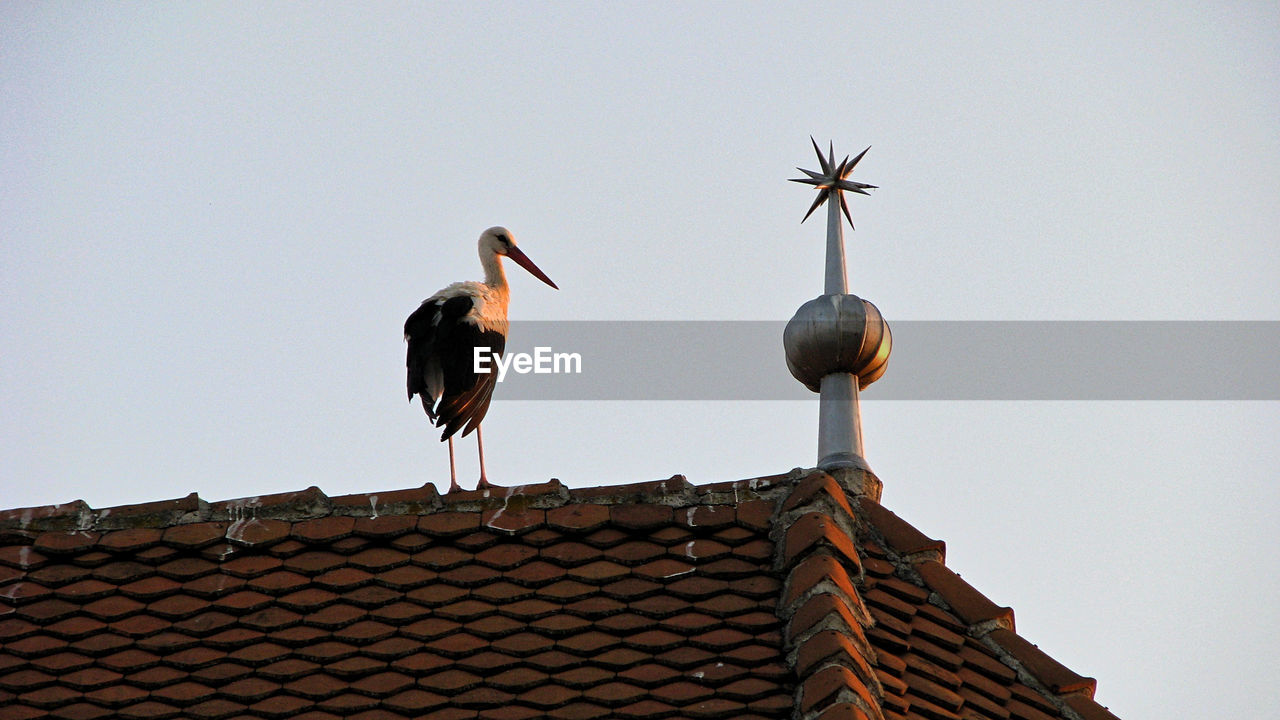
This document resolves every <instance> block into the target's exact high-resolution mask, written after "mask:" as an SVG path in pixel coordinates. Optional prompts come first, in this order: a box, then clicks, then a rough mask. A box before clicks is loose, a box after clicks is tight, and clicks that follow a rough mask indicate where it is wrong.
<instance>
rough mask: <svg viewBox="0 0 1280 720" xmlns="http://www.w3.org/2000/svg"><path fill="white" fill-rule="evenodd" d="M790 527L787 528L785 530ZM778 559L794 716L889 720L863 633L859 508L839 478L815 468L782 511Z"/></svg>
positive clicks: (867, 619) (869, 621)
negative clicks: (856, 540)
mask: <svg viewBox="0 0 1280 720" xmlns="http://www.w3.org/2000/svg"><path fill="white" fill-rule="evenodd" d="M783 527H785V528H786V530H785V532H783V531H781V528H783ZM775 532H777V533H779V534H781V535H782V537H781V538H777V539H775V546H774V547H775V564H776V565H777V566H778V567H779V569H780V572H781V574H782V575H783V577H784V578H785V582H784V585H783V593H782V599H781V601H780V602H779V603H778V614H779V617H781V618H782V619H783V620H784V621H785V622H786V626H785V635H784V641H785V643H786V650H787V659H788V662H789V663H790V664H791V666H792V669H793V670H794V671H795V673H796V703H795V707H796V708H797V713H796V714H795V715H794V717H796V718H801V719H804V720H808V719H811V718H813V719H816V718H827V717H831V718H835V717H843V718H853V719H854V720H857V719H859V718H861V719H863V720H868V719H869V720H884V717H885V716H884V712H883V711H882V709H881V706H882V704H883V701H884V688H883V687H882V686H881V684H880V681H879V679H878V678H877V676H876V673H875V671H874V670H873V668H872V666H873V665H874V664H875V663H876V652H875V650H874V648H873V647H872V646H871V643H870V642H869V641H868V640H867V637H866V634H865V632H864V631H865V630H866V629H867V628H869V627H871V626H872V625H874V623H875V621H874V619H873V618H872V617H871V613H870V612H869V611H868V610H867V607H866V605H864V604H863V601H862V597H861V594H860V593H859V591H858V590H857V586H858V585H860V584H861V583H862V581H863V577H864V576H863V569H862V561H861V559H860V558H859V555H858V549H857V547H856V546H855V545H854V542H853V538H854V537H856V536H857V534H856V532H855V519H854V509H853V507H852V506H851V505H850V504H849V500H848V498H847V497H846V491H845V488H843V487H842V486H841V485H840V484H839V483H838V482H837V481H836V479H835V478H834V477H833V476H832V475H830V474H828V473H826V472H823V471H820V470H815V471H813V472H810V473H809V474H808V475H806V476H805V477H803V478H802V479H800V480H799V482H797V483H796V484H795V486H794V488H793V489H792V491H791V493H790V494H789V495H788V496H787V499H786V500H785V501H784V502H783V504H782V506H781V507H780V509H779V515H778V520H777V521H776V522H775Z"/></svg>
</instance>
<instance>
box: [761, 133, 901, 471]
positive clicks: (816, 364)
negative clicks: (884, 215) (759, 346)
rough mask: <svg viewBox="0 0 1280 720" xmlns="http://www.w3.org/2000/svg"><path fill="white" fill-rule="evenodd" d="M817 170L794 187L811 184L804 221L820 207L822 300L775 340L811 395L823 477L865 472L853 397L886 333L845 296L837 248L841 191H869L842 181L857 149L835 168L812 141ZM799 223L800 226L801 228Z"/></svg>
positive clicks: (882, 358) (876, 364)
mask: <svg viewBox="0 0 1280 720" xmlns="http://www.w3.org/2000/svg"><path fill="white" fill-rule="evenodd" d="M813 149H814V150H815V151H816V152H817V153H818V162H819V163H820V164H821V166H822V171H821V172H817V171H813V170H805V169H803V168H801V169H800V171H801V172H803V173H804V174H805V175H807V176H808V177H807V178H799V179H796V180H795V182H801V183H806V184H808V185H813V186H814V187H816V188H817V189H818V198H817V200H815V201H814V203H813V205H812V206H810V208H809V212H808V213H807V214H806V215H805V219H808V217H809V215H811V214H812V213H813V211H814V210H816V209H817V208H818V206H819V205H821V204H823V203H824V202H826V203H827V255H826V275H825V282H824V294H823V295H822V296H821V297H818V298H815V299H813V300H810V301H809V302H807V303H805V304H804V305H802V306H801V307H800V310H798V311H797V312H796V315H795V317H793V318H792V319H791V322H789V323H787V329H786V331H785V332H784V334H783V346H784V348H785V349H786V352H787V366H788V368H789V369H790V370H791V374H792V375H794V376H795V377H796V379H798V380H800V381H801V382H803V383H804V384H805V385H806V386H807V387H808V388H809V389H810V390H813V391H815V392H817V393H819V397H820V401H819V409H818V467H820V468H822V469H824V470H833V469H836V468H852V469H859V470H866V471H870V468H869V467H868V466H867V462H866V460H865V459H864V458H863V446H862V412H861V407H860V403H859V397H858V392H859V389H860V386H865V385H869V384H870V383H871V382H873V381H875V380H876V379H877V378H879V377H880V375H881V374H883V372H884V368H885V363H886V362H888V357H889V347H890V344H891V338H890V336H889V326H888V325H887V324H886V323H885V322H884V319H883V318H882V317H881V316H880V311H879V310H877V309H876V307H875V306H874V305H872V304H871V303H869V302H867V301H865V300H862V299H861V298H858V297H855V296H853V295H850V294H849V276H848V272H847V269H846V262H845V249H844V223H843V221H842V219H841V217H840V216H841V213H843V214H844V219H848V220H849V227H851V228H852V227H853V220H852V218H850V216H849V206H848V204H847V203H846V202H845V197H844V191H846V190H848V191H850V192H856V193H860V194H862V195H866V194H868V193H867V190H868V189H871V188H874V187H875V186H874V185H868V184H866V183H860V182H855V181H853V180H849V179H848V175H849V174H850V173H851V172H852V171H853V167H854V166H855V165H857V164H858V161H859V160H861V159H862V156H863V155H865V154H866V152H867V151H866V150H863V151H862V152H861V153H859V154H858V156H857V157H855V158H853V159H852V160H850V159H849V157H847V156H846V157H845V159H844V160H843V161H842V162H840V163H839V164H838V165H837V164H836V162H835V153H834V149H830V150H828V154H827V157H823V156H822V150H821V149H820V148H819V147H818V143H817V142H816V141H814V143H813ZM802 222H803V221H802Z"/></svg>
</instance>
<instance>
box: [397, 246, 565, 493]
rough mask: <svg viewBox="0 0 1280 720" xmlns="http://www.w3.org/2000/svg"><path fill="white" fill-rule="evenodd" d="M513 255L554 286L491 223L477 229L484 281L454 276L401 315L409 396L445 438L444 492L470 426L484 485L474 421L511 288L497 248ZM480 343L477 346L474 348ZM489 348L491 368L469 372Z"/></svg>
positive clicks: (454, 484)
mask: <svg viewBox="0 0 1280 720" xmlns="http://www.w3.org/2000/svg"><path fill="white" fill-rule="evenodd" d="M504 255H505V256H507V257H509V258H511V259H512V260H514V261H515V262H516V263H517V264H518V265H520V267H523V268H524V269H525V270H528V271H529V272H530V273H532V274H533V276H534V277H536V278H538V279H539V280H541V281H542V282H544V283H546V284H548V285H550V286H551V287H553V288H555V289H557V290H559V289H560V288H559V287H557V286H556V284H555V283H553V282H551V278H549V277H547V276H546V275H545V274H543V272H542V271H541V270H539V269H538V266H537V265H534V264H533V261H532V260H530V259H529V257H528V256H527V255H525V254H524V253H523V252H522V251H521V250H520V248H518V247H516V241H515V239H514V238H513V237H511V232H510V231H509V230H507V229H506V228H504V227H491V228H489V229H488V230H485V231H484V232H483V233H481V234H480V265H481V266H482V267H484V282H472V281H467V282H456V283H453V284H452V285H450V286H448V287H446V288H445V289H443V290H441V291H439V292H437V293H436V294H435V295H432V296H431V297H429V298H427V299H426V300H423V301H422V305H420V306H419V307H418V309H417V310H414V311H413V313H412V314H411V315H409V319H408V320H405V322H404V339H405V342H406V343H408V345H409V350H408V353H407V356H406V358H405V365H407V366H408V369H409V381H408V387H409V402H413V396H414V395H417V396H419V398H421V400H422V408H423V409H424V410H426V411H427V417H428V418H429V419H430V420H431V423H432V424H433V425H435V426H436V427H442V428H444V433H443V434H441V435H440V440H441V442H448V443H449V492H454V491H455V490H460V489H461V488H460V487H459V485H458V475H457V471H456V469H455V465H454V460H453V435H454V433H456V432H458V430H460V429H461V430H462V437H466V436H467V435H469V434H470V433H471V431H472V430H475V431H476V448H477V449H478V450H479V452H480V481H479V483H477V485H476V488H477V489H482V488H487V487H490V484H489V480H488V478H487V477H486V476H485V472H484V441H483V440H482V436H481V432H480V421H481V420H484V415H485V413H486V412H488V410H489V400H490V399H492V397H493V386H494V385H496V384H497V381H498V374H497V372H494V371H492V370H493V360H494V359H496V358H497V357H499V356H501V355H502V351H503V349H504V348H505V347H506V342H507V301H508V300H509V299H510V297H511V292H510V290H509V288H508V287H507V276H506V273H504V272H503V271H502V261H501V258H502V256H504ZM477 348H479V350H477ZM478 352H479V353H483V354H484V355H486V356H491V357H490V359H489V361H488V367H489V368H490V370H491V371H490V372H476V370H477V368H476V358H477V353H478Z"/></svg>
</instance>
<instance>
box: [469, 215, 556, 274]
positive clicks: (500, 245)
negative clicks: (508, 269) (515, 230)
mask: <svg viewBox="0 0 1280 720" xmlns="http://www.w3.org/2000/svg"><path fill="white" fill-rule="evenodd" d="M486 255H506V256H507V257H509V258H511V259H512V260H514V261H515V262H516V264H517V265H519V266H520V267H522V268H524V269H525V270H528V271H529V274H531V275H533V276H534V277H536V278H538V279H539V280H541V281H542V282H544V283H546V284H548V285H550V286H551V287H553V288H555V289H557V290H559V289H560V288H559V286H557V285H556V284H555V283H553V282H551V278H549V277H547V276H546V274H545V273H543V272H542V271H541V270H539V269H538V266H537V265H534V264H533V261H532V260H530V259H529V256H528V255H525V254H524V251H522V250H521V249H520V248H518V247H516V239H515V238H514V237H512V236H511V231H510V230H508V229H506V228H504V227H500V226H495V227H491V228H489V229H488V230H485V231H484V232H483V233H481V234H480V256H481V257H484V256H486Z"/></svg>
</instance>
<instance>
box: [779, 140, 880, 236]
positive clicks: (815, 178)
mask: <svg viewBox="0 0 1280 720" xmlns="http://www.w3.org/2000/svg"><path fill="white" fill-rule="evenodd" d="M809 142H811V143H813V149H814V151H815V152H817V153H818V163H819V164H820V165H822V172H814V171H812V170H805V169H804V168H796V169H797V170H799V171H800V172H802V173H804V174H805V175H808V176H809V177H807V178H791V182H798V183H805V184H806V185H813V186H814V187H816V188H818V199H817V200H814V201H813V205H810V206H809V212H807V213H805V214H804V220H801V221H800V222H804V221H805V220H808V219H809V216H810V215H812V214H813V211H814V210H817V209H818V208H819V207H821V206H822V203H824V202H826V201H827V198H829V197H830V196H831V194H832V193H834V194H835V195H836V196H838V197H839V198H840V209H841V210H843V211H844V217H845V219H846V220H848V221H849V227H850V228H852V227H853V218H852V217H850V216H849V204H848V203H846V202H845V201H844V192H843V191H844V190H848V191H850V192H856V193H860V194H862V195H870V194H871V193H869V192H867V190H873V189H875V187H876V186H875V185H868V184H866V183H860V182H855V181H853V180H848V179H846V178H848V177H849V173H851V172H853V167H854V166H855V165H857V164H858V161H859V160H861V159H862V156H863V155H866V154H867V150H870V149H871V147H870V146H868V147H867V150H863V151H862V152H860V153H858V156H857V157H855V158H853V159H852V160H850V159H849V156H848V155H845V156H844V160H841V161H840V164H839V165H836V155H835V147H834V146H828V148H827V156H826V157H822V149H821V148H819V147H818V141H817V140H814V139H813V137H812V136H810V137H809Z"/></svg>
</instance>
